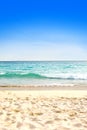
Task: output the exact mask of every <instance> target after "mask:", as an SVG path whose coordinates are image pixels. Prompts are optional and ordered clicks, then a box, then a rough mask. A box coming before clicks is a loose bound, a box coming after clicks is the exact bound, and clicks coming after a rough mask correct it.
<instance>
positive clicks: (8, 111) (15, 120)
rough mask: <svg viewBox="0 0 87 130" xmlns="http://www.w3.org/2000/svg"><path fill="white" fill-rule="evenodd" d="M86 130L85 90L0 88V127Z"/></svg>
mask: <svg viewBox="0 0 87 130" xmlns="http://www.w3.org/2000/svg"><path fill="white" fill-rule="evenodd" d="M45 129H47V130H87V91H81V90H77V91H76V90H73V91H72V90H71V91H70V90H69V91H60V90H59V91H58V90H57V91H53V90H52V91H51V90H50V91H12V90H11V91H0V130H45Z"/></svg>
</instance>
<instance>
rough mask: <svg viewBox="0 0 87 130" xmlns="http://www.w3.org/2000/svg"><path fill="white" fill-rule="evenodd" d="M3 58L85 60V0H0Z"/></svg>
mask: <svg viewBox="0 0 87 130" xmlns="http://www.w3.org/2000/svg"><path fill="white" fill-rule="evenodd" d="M4 60H5V61H8V60H11V61H12V60H87V1H86V0H2V1H0V61H4Z"/></svg>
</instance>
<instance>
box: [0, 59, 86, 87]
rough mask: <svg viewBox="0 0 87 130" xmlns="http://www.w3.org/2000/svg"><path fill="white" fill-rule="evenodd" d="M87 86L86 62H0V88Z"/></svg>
mask: <svg viewBox="0 0 87 130" xmlns="http://www.w3.org/2000/svg"><path fill="white" fill-rule="evenodd" d="M73 84H87V62H86V61H0V86H3V85H8V86H9V85H11V86H12V85H15V86H16V85H17V86H19V85H20V86H23V85H25V86H29V85H73Z"/></svg>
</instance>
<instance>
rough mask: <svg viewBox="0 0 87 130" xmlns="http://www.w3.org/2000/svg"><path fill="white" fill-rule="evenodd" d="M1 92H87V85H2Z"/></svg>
mask: <svg viewBox="0 0 87 130" xmlns="http://www.w3.org/2000/svg"><path fill="white" fill-rule="evenodd" d="M0 90H62V91H63V90H64V91H65V90H87V85H81V84H80V85H29V86H28V85H20V86H19V85H18V86H15V85H0Z"/></svg>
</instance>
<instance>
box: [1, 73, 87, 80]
mask: <svg viewBox="0 0 87 130" xmlns="http://www.w3.org/2000/svg"><path fill="white" fill-rule="evenodd" d="M0 78H33V79H60V80H87V74H59V75H56V76H50V74H49V75H41V74H37V73H17V72H15V73H12V72H6V73H4V72H3V73H0Z"/></svg>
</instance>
